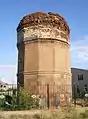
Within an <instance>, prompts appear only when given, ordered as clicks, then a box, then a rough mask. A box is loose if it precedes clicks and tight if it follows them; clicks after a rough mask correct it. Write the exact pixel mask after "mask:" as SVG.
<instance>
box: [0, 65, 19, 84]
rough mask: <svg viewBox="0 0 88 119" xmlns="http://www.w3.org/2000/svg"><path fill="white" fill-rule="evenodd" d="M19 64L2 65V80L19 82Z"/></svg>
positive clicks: (0, 71) (0, 70) (0, 74)
mask: <svg viewBox="0 0 88 119" xmlns="http://www.w3.org/2000/svg"><path fill="white" fill-rule="evenodd" d="M16 74H17V65H0V80H1V81H4V82H6V83H16V82H17V77H16Z"/></svg>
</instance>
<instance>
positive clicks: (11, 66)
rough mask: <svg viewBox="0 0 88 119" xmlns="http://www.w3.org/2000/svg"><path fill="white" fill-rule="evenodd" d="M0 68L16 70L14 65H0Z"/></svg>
mask: <svg viewBox="0 0 88 119" xmlns="http://www.w3.org/2000/svg"><path fill="white" fill-rule="evenodd" d="M0 68H16V65H0Z"/></svg>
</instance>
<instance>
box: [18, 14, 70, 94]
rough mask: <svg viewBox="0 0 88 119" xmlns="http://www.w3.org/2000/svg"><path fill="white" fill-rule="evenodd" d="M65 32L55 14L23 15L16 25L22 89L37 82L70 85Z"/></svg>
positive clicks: (64, 23)
mask: <svg viewBox="0 0 88 119" xmlns="http://www.w3.org/2000/svg"><path fill="white" fill-rule="evenodd" d="M69 34H70V30H69V27H68V25H67V23H66V21H65V19H64V18H63V17H61V16H60V15H58V14H53V13H41V12H37V13H33V14H30V15H27V16H25V17H23V19H22V20H21V21H20V23H19V25H18V27H17V46H18V52H19V53H18V81H20V80H23V81H20V82H23V85H24V88H26V89H29V87H30V84H33V85H34V84H35V85H37V82H39V84H40V85H44V84H50V85H55V84H57V85H70V86H71V66H70V40H69ZM22 44H23V45H22ZM19 60H20V62H19ZM22 76H23V77H22ZM20 77H21V79H20ZM66 91H67V92H69V93H71V89H66ZM51 92H52V91H51Z"/></svg>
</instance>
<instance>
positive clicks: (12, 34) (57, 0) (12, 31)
mask: <svg viewBox="0 0 88 119" xmlns="http://www.w3.org/2000/svg"><path fill="white" fill-rule="evenodd" d="M36 11H43V12H55V13H60V14H61V15H62V16H64V18H65V19H66V20H67V22H68V24H69V26H70V29H71V35H70V40H71V66H72V67H78V68H84V69H88V0H0V77H1V80H3V81H6V82H9V83H12V82H14V83H15V82H16V66H17V48H16V27H17V25H18V23H19V21H20V19H21V18H22V17H23V16H24V15H26V14H28V13H31V12H36Z"/></svg>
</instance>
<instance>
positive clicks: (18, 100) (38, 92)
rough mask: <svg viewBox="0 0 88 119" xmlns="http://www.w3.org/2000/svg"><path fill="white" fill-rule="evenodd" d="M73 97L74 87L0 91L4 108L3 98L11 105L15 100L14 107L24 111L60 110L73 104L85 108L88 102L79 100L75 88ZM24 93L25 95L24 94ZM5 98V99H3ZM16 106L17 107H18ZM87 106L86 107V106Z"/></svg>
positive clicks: (33, 86) (45, 86)
mask: <svg viewBox="0 0 88 119" xmlns="http://www.w3.org/2000/svg"><path fill="white" fill-rule="evenodd" d="M73 89H74V93H73V97H72V92H71V91H72V86H70V85H49V84H47V85H30V86H29V89H28V91H25V90H24V89H23V88H21V87H19V88H18V89H13V87H12V88H10V89H8V90H0V99H1V100H2V102H0V103H1V104H0V106H2V103H3V98H4V97H5V101H7V102H8V103H9V104H12V103H11V102H12V101H11V100H14V99H15V102H14V105H16V106H17V107H20V108H22V109H24V107H25V109H26V107H27V109H31V108H38V109H39V108H40V109H44V108H48V109H49V108H56V109H57V108H59V107H62V106H68V105H69V104H70V102H71V103H74V105H81V106H83V105H84V104H85V103H86V104H87V102H88V100H87V99H85V97H83V98H78V97H76V95H75V90H76V89H75V88H74V87H73ZM23 92H24V93H23ZM3 96H4V97H3ZM16 106H15V107H16ZM84 106H85V105H84Z"/></svg>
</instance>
